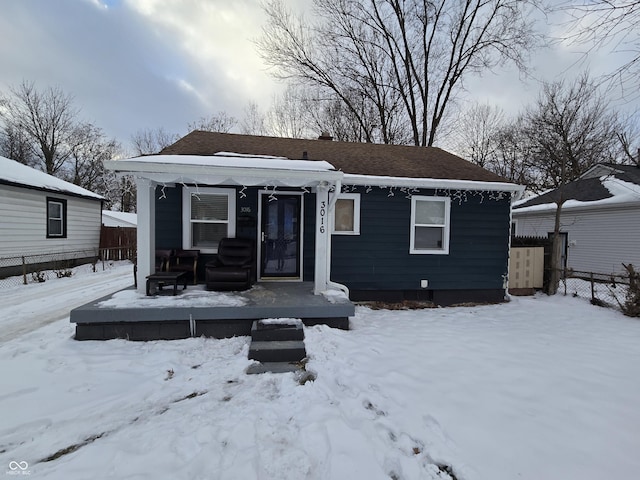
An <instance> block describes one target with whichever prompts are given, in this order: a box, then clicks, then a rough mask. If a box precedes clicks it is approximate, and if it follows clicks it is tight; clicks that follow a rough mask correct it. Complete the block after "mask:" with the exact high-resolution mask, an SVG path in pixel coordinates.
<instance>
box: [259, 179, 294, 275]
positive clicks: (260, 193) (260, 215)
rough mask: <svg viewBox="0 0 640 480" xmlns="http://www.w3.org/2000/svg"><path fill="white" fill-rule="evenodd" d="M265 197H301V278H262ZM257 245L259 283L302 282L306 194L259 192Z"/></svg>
mask: <svg viewBox="0 0 640 480" xmlns="http://www.w3.org/2000/svg"><path fill="white" fill-rule="evenodd" d="M264 195H269V196H270V195H275V196H278V195H288V196H293V195H296V196H299V197H300V218H299V219H298V220H299V224H300V239H299V242H300V253H299V257H300V258H299V259H298V262H299V263H298V268H299V272H300V276H298V277H262V276H261V275H262V267H261V265H262V197H263V196H264ZM256 245H257V247H258V248H257V255H256V258H257V260H256V261H257V265H256V273H257V277H258V278H257V280H258V282H302V280H303V277H304V270H303V266H304V264H303V259H304V192H287V191H284V190H283V191H281V192H273V191H272V190H258V238H257V239H256Z"/></svg>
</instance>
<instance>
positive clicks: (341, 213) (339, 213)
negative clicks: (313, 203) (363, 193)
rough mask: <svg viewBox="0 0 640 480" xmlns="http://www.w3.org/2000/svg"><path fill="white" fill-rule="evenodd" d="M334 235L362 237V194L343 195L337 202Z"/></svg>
mask: <svg viewBox="0 0 640 480" xmlns="http://www.w3.org/2000/svg"><path fill="white" fill-rule="evenodd" d="M333 233H334V234H336V235H360V194H359V193H342V194H340V195H339V197H338V200H337V201H336V205H335V211H334V222H333Z"/></svg>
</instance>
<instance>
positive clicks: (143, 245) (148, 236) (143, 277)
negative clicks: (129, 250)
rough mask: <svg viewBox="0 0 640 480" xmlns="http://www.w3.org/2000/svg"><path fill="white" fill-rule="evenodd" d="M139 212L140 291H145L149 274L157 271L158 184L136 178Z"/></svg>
mask: <svg viewBox="0 0 640 480" xmlns="http://www.w3.org/2000/svg"><path fill="white" fill-rule="evenodd" d="M136 189H137V209H136V210H137V213H138V231H137V239H138V278H137V280H138V291H139V292H143V293H144V292H145V286H146V281H147V275H151V274H152V273H154V272H155V261H156V259H155V256H156V253H155V252H156V196H155V189H156V184H155V182H152V181H151V180H148V179H146V178H136Z"/></svg>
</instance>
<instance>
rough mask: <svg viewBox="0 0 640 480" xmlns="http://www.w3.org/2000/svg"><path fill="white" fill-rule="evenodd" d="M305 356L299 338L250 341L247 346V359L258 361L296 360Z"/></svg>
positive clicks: (305, 353) (302, 344) (302, 343)
mask: <svg viewBox="0 0 640 480" xmlns="http://www.w3.org/2000/svg"><path fill="white" fill-rule="evenodd" d="M306 356H307V352H306V350H305V348H304V342H303V341H301V340H284V341H281V340H278V341H268V342H260V341H259V342H256V341H252V342H251V345H250V346H249V360H257V361H259V362H297V361H300V360H302V359H303V358H304V357H306Z"/></svg>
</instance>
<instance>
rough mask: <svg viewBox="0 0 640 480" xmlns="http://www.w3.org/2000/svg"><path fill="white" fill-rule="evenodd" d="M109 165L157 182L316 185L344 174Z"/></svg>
mask: <svg viewBox="0 0 640 480" xmlns="http://www.w3.org/2000/svg"><path fill="white" fill-rule="evenodd" d="M104 165H105V168H107V169H109V170H113V171H115V172H117V173H121V174H131V175H135V176H138V177H142V178H147V179H150V180H153V181H157V182H178V183H180V182H188V181H201V182H204V181H212V180H215V181H216V183H219V182H221V181H224V180H232V179H237V180H238V181H237V182H236V183H238V184H239V185H242V184H243V182H242V180H245V181H258V182H260V181H263V180H264V181H274V182H276V181H281V182H284V183H286V181H287V180H291V181H297V182H303V183H305V184H314V183H319V182H321V181H326V182H331V183H334V182H335V181H337V180H340V179H342V177H343V175H344V174H343V173H342V172H340V171H337V170H323V169H319V170H293V169H283V168H261V167H221V166H219V165H215V166H207V165H188V164H173V163H154V162H137V161H135V160H107V161H105V162H104Z"/></svg>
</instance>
